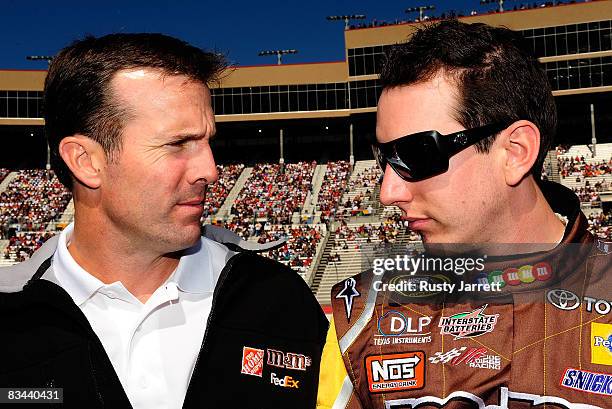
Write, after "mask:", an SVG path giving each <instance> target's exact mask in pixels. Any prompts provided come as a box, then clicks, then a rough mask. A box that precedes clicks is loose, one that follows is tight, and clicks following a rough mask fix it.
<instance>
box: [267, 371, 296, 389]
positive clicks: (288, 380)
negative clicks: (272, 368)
mask: <svg viewBox="0 0 612 409" xmlns="http://www.w3.org/2000/svg"><path fill="white" fill-rule="evenodd" d="M270 383H271V384H272V385H276V386H281V387H283V388H296V389H299V388H300V386H299V383H300V381H296V380H295V379H293V378H292V377H291V376H284V377H282V378H279V377H278V376H276V374H275V373H274V372H272V374H271V375H270Z"/></svg>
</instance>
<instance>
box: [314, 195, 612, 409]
mask: <svg viewBox="0 0 612 409" xmlns="http://www.w3.org/2000/svg"><path fill="white" fill-rule="evenodd" d="M541 189H542V191H543V193H544V195H545V197H546V198H547V200H548V202H549V203H550V205H551V207H552V208H553V210H554V211H555V212H556V213H558V214H560V215H563V216H566V217H567V224H566V230H565V234H564V237H563V239H562V242H561V243H560V244H559V245H557V246H556V247H555V248H553V249H552V250H549V251H539V252H535V253H534V252H531V251H528V252H523V253H521V254H520V255H515V256H511V257H510V256H507V257H490V258H489V259H488V260H486V261H485V262H483V266H484V269H483V270H482V271H480V272H478V273H477V274H472V275H471V276H469V277H468V275H467V274H466V277H465V279H462V281H464V283H465V282H468V283H489V284H494V283H500V284H499V286H500V287H501V288H500V289H498V290H497V291H489V292H483V291H480V292H479V293H478V295H477V296H475V295H474V293H472V294H470V295H466V293H459V292H453V293H452V294H451V293H448V292H445V291H444V290H440V288H443V287H436V288H437V289H429V288H430V287H427V290H424V291H414V290H410V289H409V290H400V291H399V293H398V291H395V292H394V291H390V290H388V291H380V290H381V288H382V284H384V283H392V282H395V283H397V282H398V281H397V280H395V278H396V277H394V278H391V279H386V275H387V273H386V272H385V273H384V274H383V275H382V276H381V275H380V274H375V273H374V271H373V269H372V270H369V271H366V272H364V273H362V274H359V275H357V276H354V277H352V278H349V279H347V280H345V281H342V282H340V283H338V284H336V285H335V286H334V288H333V289H332V294H331V297H332V307H333V323H332V326H331V327H330V330H329V332H328V337H327V342H326V345H325V348H324V351H323V357H322V363H321V368H322V370H321V374H320V380H319V393H318V400H317V407H318V408H320V409H327V408H334V409H336V408H351V409H356V408H417V407H418V408H445V409H449V408H453V409H454V408H480V409H485V408H486V409H501V408H504V409H505V408H512V409H519V408H520V409H522V408H531V407H538V408H555V409H558V408H572V409H577V408H581V409H585V408H612V366H611V365H612V346H611V344H612V312H611V309H612V303H611V302H610V301H611V300H612V297H611V291H610V287H609V280H610V278H611V276H612V255H610V254H609V253H610V252H612V243H606V242H604V241H602V240H599V239H594V237H593V236H592V235H591V234H590V233H589V232H588V231H587V228H588V221H587V219H586V218H585V216H584V215H583V214H582V212H581V211H580V207H579V202H578V200H577V198H576V196H575V195H574V194H573V193H572V192H571V191H569V189H566V188H564V187H562V186H561V185H557V184H553V183H543V184H542V185H541ZM512 254H518V253H512ZM418 276H419V274H417V278H418ZM453 276H455V275H454V274H450V275H449V276H444V275H431V274H429V275H423V276H422V277H421V281H425V282H429V283H435V282H436V281H439V282H440V283H442V282H444V281H445V280H446V282H449V279H450V280H452V279H454V278H456V276H455V277H453ZM408 278H409V280H413V281H414V280H416V278H415V277H414V276H412V278H411V277H408ZM440 283H439V284H440ZM449 284H450V282H449ZM502 284H503V286H502ZM459 285H461V283H459ZM492 287H493V286H492ZM387 288H389V287H387ZM377 290H378V291H377ZM540 405H541V406H540Z"/></svg>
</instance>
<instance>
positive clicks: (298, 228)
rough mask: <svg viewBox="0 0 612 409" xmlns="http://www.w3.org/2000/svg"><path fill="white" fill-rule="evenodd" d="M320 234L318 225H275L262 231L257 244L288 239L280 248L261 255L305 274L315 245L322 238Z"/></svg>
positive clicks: (315, 250) (312, 258) (313, 254)
mask: <svg viewBox="0 0 612 409" xmlns="http://www.w3.org/2000/svg"><path fill="white" fill-rule="evenodd" d="M322 233H323V232H322V231H321V228H320V227H319V226H318V225H314V226H311V225H294V226H282V225H275V226H271V228H270V229H269V230H267V229H264V231H263V233H262V234H261V235H260V236H259V238H258V239H257V242H258V243H267V242H270V241H275V240H278V239H280V238H283V237H288V240H287V242H286V243H285V244H284V245H283V246H282V247H279V248H278V249H274V250H270V251H268V252H266V253H263V255H264V256H267V257H270V258H271V259H273V260H278V261H280V262H281V263H284V264H286V265H288V266H290V267H291V268H293V269H294V270H298V271H300V272H302V273H305V272H306V270H308V267H310V265H311V264H312V261H313V260H314V257H315V255H316V252H317V245H318V244H319V242H320V241H321V238H322V237H323V235H322Z"/></svg>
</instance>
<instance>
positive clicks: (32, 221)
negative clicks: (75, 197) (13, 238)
mask: <svg viewBox="0 0 612 409" xmlns="http://www.w3.org/2000/svg"><path fill="white" fill-rule="evenodd" d="M71 198H72V194H71V193H70V192H69V191H68V190H67V189H66V188H65V187H64V186H63V185H62V184H61V183H60V182H59V180H58V179H57V177H56V176H55V174H54V173H53V171H47V170H32V169H30V170H21V171H19V172H18V174H17V176H16V178H15V179H13V180H12V181H11V182H10V183H9V185H8V186H7V188H6V190H5V191H3V192H1V193H0V235H1V236H2V238H4V239H7V238H8V236H9V234H10V231H11V229H12V228H15V229H17V230H24V231H42V230H44V229H45V228H46V227H47V224H48V223H49V222H50V221H52V220H55V219H56V218H58V217H59V216H61V214H62V212H63V211H64V210H65V208H66V205H67V204H68V202H69V201H70V199H71Z"/></svg>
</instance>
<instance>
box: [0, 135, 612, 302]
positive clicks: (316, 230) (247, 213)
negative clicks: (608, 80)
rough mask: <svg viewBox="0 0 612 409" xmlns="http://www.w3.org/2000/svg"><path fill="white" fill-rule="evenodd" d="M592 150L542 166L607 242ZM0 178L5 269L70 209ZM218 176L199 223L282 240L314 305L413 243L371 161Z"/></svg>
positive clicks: (38, 187)
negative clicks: (375, 261)
mask: <svg viewBox="0 0 612 409" xmlns="http://www.w3.org/2000/svg"><path fill="white" fill-rule="evenodd" d="M596 152H597V155H595V156H593V154H592V152H591V149H590V147H589V146H587V145H577V146H572V147H571V148H569V149H568V150H567V151H565V150H563V149H560V148H559V149H556V150H553V151H551V152H550V154H549V156H548V159H547V166H545V167H549V168H550V169H552V170H551V174H550V175H549V177H550V178H551V179H553V180H560V181H561V183H562V184H564V185H565V186H567V187H569V188H572V189H575V191H576V194H577V195H578V197H579V198H581V202H582V208H583V211H584V212H585V214H587V216H588V218H589V223H590V225H591V231H592V232H593V233H594V234H597V235H598V236H600V237H605V238H611V239H612V212H611V211H610V210H611V206H610V205H612V144H600V145H597V151H596ZM553 163H555V164H557V166H554V167H553V166H552V164H553ZM317 168H318V169H319V171H318V173H319V177H317V171H316V169H317ZM3 173H4V175H5V176H4V177H5V179H4V180H3V182H2V183H0V198H2V200H1V201H0V208H1V209H3V211H2V219H0V220H2V221H3V224H2V227H3V229H2V230H3V232H4V236H3V240H2V241H0V251H1V252H2V253H0V254H2V255H3V257H2V259H0V265H7V264H13V263H16V262H18V261H21V260H24V259H26V258H28V257H29V256H30V254H32V252H33V251H35V250H36V249H37V248H38V247H39V246H40V245H41V244H42V243H43V242H44V241H45V240H46V239H48V238H50V237H52V236H53V234H56V233H57V231H58V230H61V229H62V228H63V227H64V226H66V225H67V224H68V223H70V222H71V221H72V217H73V214H74V209H73V207H72V201H71V200H70V194H69V193H67V192H66V191H65V189H63V188H62V187H61V185H59V182H58V181H57V178H56V177H55V176H54V175H53V173H52V172H48V171H43V170H28V171H18V172H10V173H9V172H8V171H4V172H3ZM219 175H220V177H219V181H218V182H216V183H215V184H213V185H211V186H210V188H209V194H208V200H209V201H210V202H209V203H208V206H207V208H206V209H207V211H208V212H207V213H206V214H204V215H203V217H202V221H203V223H210V222H212V223H216V224H221V225H223V226H225V227H227V228H229V229H231V230H233V231H235V232H236V233H237V234H239V235H240V236H242V237H243V238H244V239H246V240H250V241H255V242H259V243H265V242H269V241H274V240H277V239H279V238H287V242H286V243H285V245H283V246H282V247H280V248H278V249H276V250H272V251H269V252H267V253H265V254H264V256H267V257H270V258H273V259H275V260H278V261H280V262H282V263H284V264H286V265H288V266H290V267H291V268H293V269H294V270H296V271H297V272H298V273H299V274H300V275H301V276H302V277H303V278H304V280H305V281H306V282H307V283H308V284H309V285H310V286H311V288H312V290H313V292H314V293H315V294H316V297H317V299H318V300H319V301H320V302H321V304H323V305H329V303H330V299H329V294H330V289H331V286H332V285H333V284H335V283H336V282H338V281H340V280H342V279H344V278H346V277H350V276H351V275H354V274H356V273H358V272H360V271H362V270H364V269H365V268H368V265H369V264H368V260H370V259H371V258H372V252H377V251H384V252H386V253H387V254H388V253H389V252H390V251H392V252H402V251H405V250H406V246H407V245H410V244H412V245H414V244H418V243H419V242H420V239H419V236H418V235H417V234H415V233H413V232H411V231H409V230H408V229H407V227H406V225H405V223H404V222H403V221H401V219H400V218H399V209H397V208H396V207H394V206H380V205H379V204H378V184H379V181H380V177H381V176H382V174H381V172H380V170H379V169H377V167H376V165H375V162H374V161H372V160H365V161H357V162H356V163H355V165H354V166H353V167H352V168H351V167H350V165H349V164H348V162H345V161H338V162H329V163H327V164H319V165H317V164H316V163H315V162H308V163H303V162H302V163H296V164H285V165H284V166H283V165H279V164H258V165H256V166H254V167H252V168H250V167H245V166H244V165H242V164H234V165H230V166H219ZM279 181H282V183H281V182H279ZM7 182H8V183H7ZM315 187H316V189H315ZM315 190H316V191H317V192H318V195H317V196H316V197H317V198H318V200H317V201H314V200H312V197H313V195H312V192H314V191H315ZM289 198H290V199H291V200H288V199H289ZM357 198H358V199H357ZM313 201H314V202H315V207H316V209H317V210H316V211H315V214H314V217H306V218H305V217H303V215H304V214H303V213H302V212H301V209H304V208H307V207H308V202H313ZM357 203H358V204H357ZM228 209H232V211H231V212H228ZM241 212H242V213H241ZM311 216H312V215H311Z"/></svg>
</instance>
